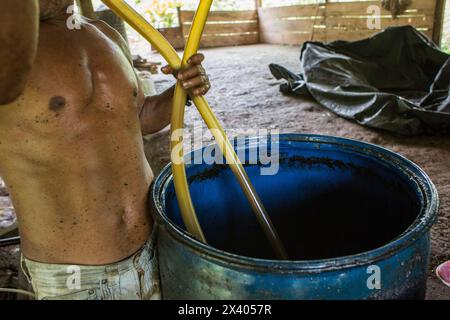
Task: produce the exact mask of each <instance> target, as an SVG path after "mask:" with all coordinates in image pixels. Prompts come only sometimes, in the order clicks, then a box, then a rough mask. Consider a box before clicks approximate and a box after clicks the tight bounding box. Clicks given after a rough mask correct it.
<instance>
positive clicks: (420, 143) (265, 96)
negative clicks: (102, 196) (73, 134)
mask: <svg viewBox="0 0 450 320" xmlns="http://www.w3.org/2000/svg"><path fill="white" fill-rule="evenodd" d="M203 52H204V53H205V54H206V56H207V60H206V62H205V67H206V69H207V71H208V73H209V75H210V78H211V82H212V84H213V87H212V89H211V92H210V93H209V94H208V96H207V98H208V100H209V102H210V104H211V105H212V107H213V108H214V111H215V112H216V114H217V116H218V118H219V119H220V120H221V122H222V124H223V126H224V127H225V128H226V129H227V133H228V134H229V135H230V136H235V135H240V134H245V133H247V130H248V129H249V128H253V129H267V128H278V129H279V130H280V132H281V133H292V132H295V133H313V134H323V135H333V136H339V137H345V138H351V139H357V140H362V141H366V142H370V143H374V144H378V145H381V146H383V147H386V148H388V149H390V150H392V151H394V152H398V153H400V154H402V155H403V156H405V157H407V158H409V159H411V160H412V161H414V162H415V163H417V164H418V165H420V166H421V167H422V168H423V169H424V170H425V171H426V172H427V173H428V174H429V175H430V177H431V179H432V180H433V181H434V183H435V184H436V186H437V188H438V191H439V194H440V199H441V210H440V217H439V221H438V223H436V225H435V226H434V228H433V230H432V262H431V268H430V275H429V282H428V295H427V298H428V299H450V288H448V287H445V286H444V285H443V284H441V283H440V282H439V281H438V280H437V279H436V276H435V275H434V268H435V267H436V266H437V264H438V263H440V262H443V261H445V260H448V259H450V137H449V136H419V137H415V138H401V137H395V136H392V135H390V134H386V133H382V132H377V131H373V130H370V129H367V128H364V127H361V126H359V125H357V124H354V123H352V122H349V121H347V120H344V119H342V118H339V117H337V116H335V115H334V114H332V113H330V112H328V111H326V110H325V109H324V108H322V107H320V106H319V105H317V103H315V102H314V101H312V100H310V99H302V100H300V99H298V98H293V97H288V96H283V95H282V94H281V93H280V92H279V88H278V87H279V84H280V82H279V81H276V80H274V78H273V77H272V75H271V74H270V72H269V69H268V64H269V63H272V62H273V63H279V64H282V65H284V66H286V67H288V68H290V69H291V70H298V69H299V61H298V60H299V53H300V48H297V47H284V46H273V45H254V46H243V47H232V48H221V49H220V48H217V49H209V50H204V51H203ZM139 53H140V54H141V55H142V56H145V57H147V58H150V59H151V60H152V61H155V60H158V59H160V58H159V57H158V56H155V55H149V54H148V50H146V49H144V48H142V52H139ZM155 81H156V87H157V89H158V91H160V90H162V89H164V88H167V87H169V86H170V85H171V84H172V83H173V80H171V79H169V78H168V77H165V76H162V75H157V76H155ZM193 123H196V126H200V125H201V124H199V117H198V115H197V111H196V110H195V108H189V110H188V112H187V115H186V125H187V127H188V129H189V130H190V131H192V130H193V127H194V126H193V125H192V124H193ZM168 142H169V137H168V131H167V130H165V131H163V132H161V133H159V134H156V135H154V136H152V137H147V138H146V154H147V156H148V159H149V161H150V163H151V165H152V167H153V169H154V171H155V173H156V174H157V173H158V172H159V171H160V170H161V169H162V168H163V167H164V166H165V165H166V164H167V163H168V162H169V149H168V145H169V143H168ZM12 249H13V250H15V248H12ZM10 250H11V249H10ZM10 250H8V252H11V251H10ZM14 261H17V260H13V262H10V263H9V264H10V266H14ZM1 265H2V254H1V251H0V267H1ZM13 269H16V268H13ZM13 271H14V270H13ZM1 280H2V276H1V272H0V282H1Z"/></svg>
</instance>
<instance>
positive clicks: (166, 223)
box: [150, 134, 439, 274]
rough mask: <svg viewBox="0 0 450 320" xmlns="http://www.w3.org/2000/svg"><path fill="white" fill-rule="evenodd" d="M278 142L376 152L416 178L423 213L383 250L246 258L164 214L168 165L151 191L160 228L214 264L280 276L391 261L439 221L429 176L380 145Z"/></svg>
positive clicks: (299, 137) (305, 137)
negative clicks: (300, 257) (307, 257)
mask: <svg viewBox="0 0 450 320" xmlns="http://www.w3.org/2000/svg"><path fill="white" fill-rule="evenodd" d="M257 141H258V138H257V137H249V138H248V139H247V141H246V144H245V147H246V148H247V147H249V146H250V145H251V144H255V143H257ZM279 141H280V142H281V141H299V142H313V143H326V144H336V145H340V146H341V147H342V146H346V147H351V148H352V149H354V151H357V150H360V151H362V152H361V153H362V154H365V155H372V156H373V153H376V154H377V155H379V156H380V155H381V156H382V157H381V160H382V161H384V162H385V163H386V164H388V165H390V166H393V163H395V165H396V166H398V167H400V169H399V168H397V170H401V169H403V170H405V171H406V172H407V173H408V174H409V175H411V176H412V177H413V178H414V180H415V181H416V183H417V185H418V187H419V190H420V192H421V193H422V197H423V199H422V202H423V204H422V207H421V210H420V213H419V214H418V216H417V218H416V219H415V220H414V222H413V223H412V224H411V226H410V227H409V228H408V229H407V230H406V231H404V232H403V233H402V234H400V235H399V236H398V237H397V238H396V239H394V240H393V241H391V242H389V243H387V244H385V245H384V246H382V247H379V248H376V249H373V250H370V251H366V252H362V253H358V254H354V255H349V256H343V257H337V258H329V259H319V260H292V261H280V260H268V259H260V258H253V257H246V256H241V255H237V254H233V253H230V252H227V251H223V250H220V249H217V248H214V247H212V246H209V245H206V244H204V243H202V242H200V241H198V240H197V239H195V238H194V237H193V236H191V235H190V234H189V233H187V232H186V231H184V230H182V229H181V228H180V227H178V226H177V225H175V224H174V223H173V222H172V221H171V220H170V219H169V218H168V217H167V216H166V215H165V214H164V213H163V205H164V204H163V203H164V202H165V201H164V200H165V199H163V198H164V197H163V196H162V194H161V193H162V191H163V190H165V189H166V188H167V186H168V184H169V183H170V182H171V181H172V178H173V177H172V171H171V164H168V165H167V166H166V167H165V168H164V169H163V170H162V172H161V174H160V175H159V176H158V177H157V179H156V180H155V182H154V184H153V186H152V191H151V194H152V199H151V200H150V201H152V205H153V208H154V210H153V211H154V213H155V215H156V220H157V223H158V225H159V226H163V227H164V228H165V229H166V230H167V231H168V233H169V234H170V235H172V236H173V237H174V239H175V240H176V241H178V242H179V243H182V244H184V245H185V246H186V247H187V248H189V249H190V250H191V251H194V252H195V253H196V254H197V255H199V256H201V257H203V258H204V259H207V260H209V261H214V262H215V263H219V264H223V265H226V266H228V267H230V266H235V267H239V268H246V269H252V270H253V271H258V272H273V270H274V269H276V270H277V272H280V273H302V274H303V273H320V272H324V271H335V270H342V269H343V268H354V267H358V266H364V265H370V264H374V263H376V262H377V261H380V260H384V259H388V258H389V257H391V256H393V255H394V254H395V253H397V252H398V251H401V250H403V249H405V248H407V247H409V246H410V245H412V244H413V243H414V242H415V241H417V240H418V239H419V238H421V237H422V236H423V235H425V234H427V233H428V232H429V230H430V229H431V227H432V225H433V224H434V222H435V221H436V219H437V215H438V208H439V196H438V192H437V189H436V187H435V185H434V184H433V182H432V181H431V179H430V178H429V177H428V175H427V174H426V173H425V172H424V171H423V170H422V169H421V168H420V167H419V166H418V165H417V164H415V163H414V162H412V161H411V160H409V159H407V158H405V157H403V156H401V155H399V154H397V153H394V152H392V151H390V150H388V149H386V148H383V147H381V146H377V145H374V144H371V143H367V142H362V141H358V140H353V139H348V138H340V137H333V136H325V135H311V134H280V135H279ZM202 149H203V148H202ZM194 152H195V151H194ZM187 167H189V166H187Z"/></svg>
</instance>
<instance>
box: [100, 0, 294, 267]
mask: <svg viewBox="0 0 450 320" xmlns="http://www.w3.org/2000/svg"><path fill="white" fill-rule="evenodd" d="M102 1H103V2H104V3H105V4H106V5H107V6H108V7H109V8H110V9H111V10H113V11H114V12H115V13H116V14H117V15H119V16H120V17H121V18H122V19H124V20H125V21H126V22H127V23H128V24H129V25H130V26H131V27H133V28H134V29H135V30H136V31H137V32H139V33H140V34H141V35H142V36H143V37H144V38H145V39H146V40H147V41H149V42H150V43H151V44H152V46H153V47H154V48H155V49H156V50H158V52H159V53H160V54H161V55H162V56H163V57H164V59H165V60H166V61H167V62H168V64H169V65H170V67H172V68H173V69H174V70H179V69H180V68H183V67H187V66H188V63H187V60H188V59H189V58H190V57H191V56H192V55H194V54H195V53H196V52H197V50H198V47H199V45H200V40H201V37H202V33H203V30H204V27H205V24H206V20H207V18H208V13H209V10H210V7H211V4H212V0H201V1H200V5H199V7H198V10H197V12H196V14H195V18H194V21H193V24H192V28H191V31H190V35H189V38H188V41H187V43H186V49H185V52H184V56H183V60H181V59H180V57H179V56H178V54H177V53H176V51H175V49H174V48H173V47H172V46H171V45H170V43H169V42H168V41H167V40H166V39H165V38H164V37H163V36H162V35H161V34H160V33H159V32H158V31H157V30H156V29H154V28H153V27H152V26H151V25H150V24H149V23H148V22H147V21H146V20H145V19H144V18H143V17H142V16H140V15H139V14H138V13H137V12H136V11H135V10H134V9H132V8H131V7H130V6H129V5H128V4H127V3H125V2H124V1H123V0H102ZM186 97H187V93H186V91H185V90H184V89H183V88H182V86H181V84H180V82H178V83H177V86H176V89H175V95H174V99H173V111H172V119H171V131H172V138H171V146H172V172H173V177H174V185H175V190H176V194H177V198H178V202H179V206H180V210H181V213H182V216H183V220H184V223H185V225H186V228H187V230H188V232H190V233H191V234H192V235H193V236H194V237H195V238H197V239H198V240H200V241H202V242H204V243H206V239H205V236H204V234H203V231H202V229H201V226H200V224H199V222H198V219H197V215H196V214H195V210H194V206H193V204H192V199H191V196H190V192H189V186H188V183H187V178H186V169H185V166H184V162H183V148H182V142H183V137H182V134H179V133H180V132H182V130H183V127H184V111H185V103H186ZM193 100H194V104H195V105H196V107H197V109H198V111H199V112H200V114H201V116H202V118H203V120H204V121H205V123H206V125H207V126H208V128H209V129H210V130H211V132H212V134H213V135H214V137H215V139H216V142H217V144H218V146H219V147H220V149H221V151H222V153H223V155H224V156H225V159H226V160H227V163H229V164H230V167H231V169H232V171H233V173H234V174H235V175H236V177H237V179H238V181H239V184H240V186H241V188H242V189H243V191H244V193H245V195H246V196H247V198H248V200H249V202H250V204H251V206H252V208H253V211H254V212H255V214H256V217H257V218H258V221H259V223H260V225H261V227H262V228H263V231H264V233H265V235H266V237H267V238H268V240H269V241H270V244H271V246H272V248H273V249H274V251H275V253H276V255H277V257H278V258H279V259H287V258H288V257H287V253H286V250H285V249H284V247H283V245H282V243H281V240H280V238H279V236H278V234H277V232H276V230H275V228H274V226H273V224H272V221H271V220H270V217H269V215H268V214H267V212H266V210H265V208H264V206H263V205H262V202H261V199H260V198H259V196H258V194H257V193H256V190H255V189H254V187H253V185H252V184H251V182H250V180H249V178H248V176H247V173H246V172H245V170H244V167H243V166H242V164H241V162H240V160H239V158H238V156H237V155H236V153H235V152H234V149H233V146H232V145H231V143H230V141H229V140H228V138H227V136H226V134H225V132H224V130H223V128H222V127H221V125H220V123H219V121H218V120H217V118H216V116H215V115H214V113H213V112H212V110H211V108H210V107H209V105H208V102H207V101H206V99H205V98H204V97H194V98H193ZM175 150H178V153H177V154H175V153H174V151H175Z"/></svg>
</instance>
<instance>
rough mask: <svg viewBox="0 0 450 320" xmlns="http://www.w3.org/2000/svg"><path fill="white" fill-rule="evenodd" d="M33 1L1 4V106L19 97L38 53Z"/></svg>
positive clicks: (35, 5) (24, 0)
mask: <svg viewBox="0 0 450 320" xmlns="http://www.w3.org/2000/svg"><path fill="white" fill-rule="evenodd" d="M37 3H38V2H37V1H36V0H20V1H17V0H1V1H0V44H1V46H0V105H1V104H8V103H10V102H12V101H14V100H15V99H17V97H18V96H19V95H20V94H21V93H22V91H23V89H24V87H25V82H26V79H27V76H28V73H29V72H30V69H31V66H32V65H33V62H34V57H35V54H36V49H37V41H38V28H39V16H38V11H39V8H38V5H37Z"/></svg>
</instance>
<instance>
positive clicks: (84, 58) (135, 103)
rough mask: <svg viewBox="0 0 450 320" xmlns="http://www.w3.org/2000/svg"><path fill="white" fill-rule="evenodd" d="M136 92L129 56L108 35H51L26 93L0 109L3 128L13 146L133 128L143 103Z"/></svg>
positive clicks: (41, 46) (0, 129)
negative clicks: (52, 36)
mask: <svg viewBox="0 0 450 320" xmlns="http://www.w3.org/2000/svg"><path fill="white" fill-rule="evenodd" d="M71 32H76V31H71ZM93 40H96V41H95V42H93ZM138 93H139V86H138V80H137V78H136V75H135V73H134V70H133V68H132V66H131V64H130V62H129V61H128V60H127V57H126V56H125V54H124V53H123V52H122V51H121V49H120V48H119V46H117V45H116V44H115V43H114V42H112V41H111V40H109V39H108V38H107V37H106V36H103V35H101V34H98V35H96V37H93V36H92V34H90V33H87V34H84V35H83V34H81V33H80V34H70V33H69V34H68V35H65V36H62V35H61V34H57V35H56V36H55V37H54V38H51V37H48V35H47V36H44V37H42V38H41V41H40V44H39V49H38V54H37V57H36V60H35V64H34V65H33V68H32V71H31V73H30V77H29V79H28V82H27V86H26V89H25V91H24V93H23V95H22V96H21V97H20V98H19V99H18V100H16V101H15V102H14V103H13V104H11V105H7V106H4V107H3V108H1V109H0V134H2V136H3V137H4V140H5V141H7V144H8V145H10V146H11V147H13V146H16V147H18V148H25V147H26V143H31V142H36V143H38V144H39V145H42V143H43V141H47V142H48V143H50V142H52V141H63V142H64V143H74V142H75V141H76V140H79V141H84V140H86V139H90V138H92V137H95V136H96V135H104V134H105V133H108V132H112V131H117V130H123V131H126V130H132V131H133V132H134V131H136V129H137V126H138V123H137V115H138V110H139V107H140V103H142V102H141V99H142V97H140V96H139V94H138ZM51 144H52V145H54V143H53V142H52V143H51ZM14 148H15V147H14Z"/></svg>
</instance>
